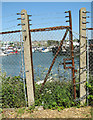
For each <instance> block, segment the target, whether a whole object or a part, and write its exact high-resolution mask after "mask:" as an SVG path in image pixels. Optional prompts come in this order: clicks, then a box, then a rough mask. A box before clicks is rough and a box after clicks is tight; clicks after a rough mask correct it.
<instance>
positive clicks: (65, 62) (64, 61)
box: [60, 58, 77, 72]
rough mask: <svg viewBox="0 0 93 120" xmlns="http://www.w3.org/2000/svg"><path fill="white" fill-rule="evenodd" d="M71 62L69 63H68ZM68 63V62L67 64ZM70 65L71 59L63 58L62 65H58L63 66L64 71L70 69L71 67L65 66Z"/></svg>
mask: <svg viewBox="0 0 93 120" xmlns="http://www.w3.org/2000/svg"><path fill="white" fill-rule="evenodd" d="M70 60H71V62H69V61H70ZM67 61H68V62H67ZM70 64H71V65H72V59H71V58H65V59H63V63H60V65H63V66H64V69H72V68H73V67H72V66H68V67H67V66H66V65H70ZM75 72H77V70H75Z"/></svg>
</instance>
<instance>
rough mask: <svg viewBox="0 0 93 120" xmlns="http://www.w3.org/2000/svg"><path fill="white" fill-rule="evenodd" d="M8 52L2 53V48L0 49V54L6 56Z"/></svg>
mask: <svg viewBox="0 0 93 120" xmlns="http://www.w3.org/2000/svg"><path fill="white" fill-rule="evenodd" d="M7 55H8V54H6V53H4V52H3V51H2V50H0V56H7Z"/></svg>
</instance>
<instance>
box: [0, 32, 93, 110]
mask: <svg viewBox="0 0 93 120" xmlns="http://www.w3.org/2000/svg"><path fill="white" fill-rule="evenodd" d="M64 33H65V30H53V31H43V32H42V31H40V32H31V40H32V52H33V67H34V80H35V105H36V106H43V107H44V108H45V109H46V108H50V109H56V108H58V109H63V108H64V107H70V106H73V105H75V104H76V103H74V97H73V96H74V91H73V87H74V85H76V97H77V100H76V102H78V103H79V102H80V100H81V99H83V98H85V96H88V94H89V95H91V94H92V93H91V90H90V89H89V92H88V93H87V95H85V96H84V97H82V98H79V84H83V83H85V80H84V81H83V82H79V75H80V74H82V73H79V70H80V69H83V71H87V73H88V70H89V74H87V76H88V75H89V81H90V83H91V80H92V78H91V77H92V74H93V73H92V72H93V68H92V63H93V62H92V60H93V59H92V57H91V56H93V55H92V47H91V44H90V43H91V41H92V40H89V42H88V46H89V48H88V49H86V50H85V51H87V52H89V54H88V57H89V68H88V67H87V66H88V64H87V66H84V67H83V68H80V67H79V56H80V54H83V53H80V52H79V49H80V41H79V39H78V38H77V37H76V34H75V33H73V38H74V40H73V46H74V50H73V51H72V50H71V41H70V40H69V34H68V35H67V37H66V38H65V40H64V42H63V45H62V47H61V50H60V51H59V53H58V56H57V58H56V60H55V63H54V65H53V67H52V70H51V72H50V74H49V76H48V79H47V82H46V84H45V86H44V88H43V91H42V92H41V93H40V92H39V91H40V89H41V85H42V83H43V82H44V79H45V76H46V74H47V72H48V70H49V67H50V65H51V63H52V60H53V58H54V56H55V54H56V52H57V50H58V46H59V45H60V42H61V40H62V37H63V36H64ZM0 38H1V41H0V67H1V68H0V69H1V79H2V107H3V108H9V107H23V106H27V90H26V87H27V86H26V76H25V64H24V42H23V38H22V33H21V32H20V33H12V34H2V35H0ZM83 46H84V45H82V46H81V47H82V48H83ZM88 46H87V47H88ZM71 52H74V63H75V70H76V72H75V81H76V84H73V77H72V69H68V68H67V67H72V60H71V59H72V56H71ZM66 59H68V60H66ZM64 60H66V61H65V63H68V64H66V65H64ZM65 68H67V69H65ZM83 71H82V72H83ZM90 79H91V80H90ZM89 102H90V104H91V98H90V101H89Z"/></svg>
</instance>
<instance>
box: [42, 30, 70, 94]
mask: <svg viewBox="0 0 93 120" xmlns="http://www.w3.org/2000/svg"><path fill="white" fill-rule="evenodd" d="M67 33H68V29H67V30H66V32H65V34H64V37H63V39H62V40H61V43H60V45H59V47H58V50H57V52H56V55H55V57H54V59H53V61H52V63H51V66H50V68H49V70H48V73H47V74H46V77H45V79H44V82H43V83H42V87H41V89H40V92H41V90H42V88H43V86H44V84H45V83H46V81H47V78H48V75H49V73H50V71H51V69H52V67H53V65H54V63H55V60H56V57H57V55H58V53H59V51H60V49H61V46H62V44H63V41H64V39H65V37H66V35H67Z"/></svg>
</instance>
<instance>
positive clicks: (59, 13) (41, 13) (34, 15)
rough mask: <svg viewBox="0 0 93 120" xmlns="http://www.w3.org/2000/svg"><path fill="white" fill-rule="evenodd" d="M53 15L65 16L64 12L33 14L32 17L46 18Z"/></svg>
mask: <svg viewBox="0 0 93 120" xmlns="http://www.w3.org/2000/svg"><path fill="white" fill-rule="evenodd" d="M53 14H56V15H58V14H64V12H49V13H41V14H32V16H42V15H43V16H44V15H45V16H46V15H53ZM64 15H65V14H64Z"/></svg>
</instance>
